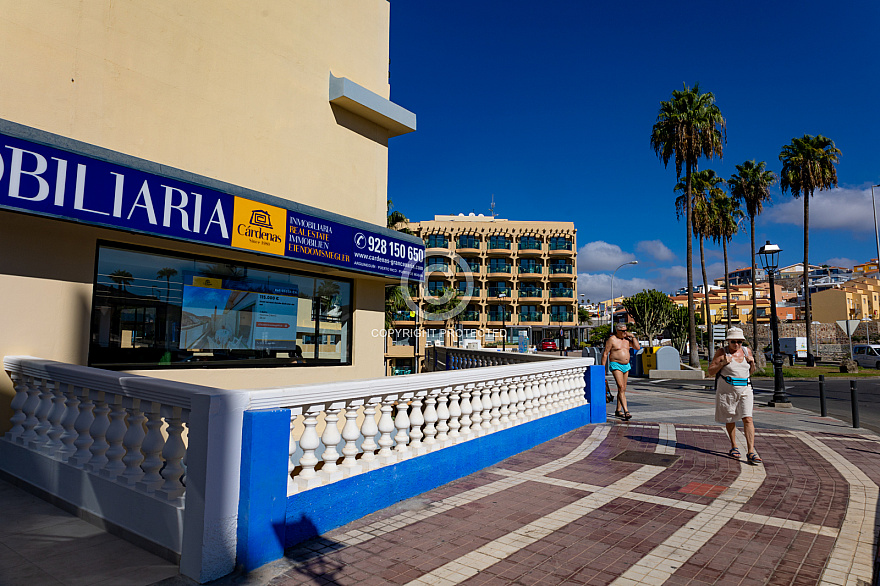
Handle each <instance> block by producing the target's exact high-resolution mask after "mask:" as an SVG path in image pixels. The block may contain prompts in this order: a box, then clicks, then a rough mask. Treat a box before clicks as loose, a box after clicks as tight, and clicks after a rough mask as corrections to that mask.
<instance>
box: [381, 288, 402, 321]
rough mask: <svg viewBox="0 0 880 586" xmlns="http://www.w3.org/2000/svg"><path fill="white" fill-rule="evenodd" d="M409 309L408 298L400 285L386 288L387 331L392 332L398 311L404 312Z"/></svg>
mask: <svg viewBox="0 0 880 586" xmlns="http://www.w3.org/2000/svg"><path fill="white" fill-rule="evenodd" d="M406 308H407V305H406V297H405V296H404V294H403V289H402V288H401V287H400V285H394V286H390V285H386V286H385V329H386V330H390V329H391V328H393V327H394V320H395V319H396V317H395V316H396V314H397V312H398V311H404V310H405V309H406Z"/></svg>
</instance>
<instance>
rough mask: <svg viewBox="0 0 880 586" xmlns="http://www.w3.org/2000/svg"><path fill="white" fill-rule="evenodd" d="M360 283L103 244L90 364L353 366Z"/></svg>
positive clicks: (122, 366) (116, 366) (110, 366)
mask: <svg viewBox="0 0 880 586" xmlns="http://www.w3.org/2000/svg"><path fill="white" fill-rule="evenodd" d="M350 333H351V283H350V282H348V281H342V280H338V279H328V278H323V277H319V276H316V275H310V274H306V273H295V272H291V271H284V270H282V269H279V268H275V267H260V266H256V265H248V264H239V263H229V262H227V261H225V260H223V259H219V258H215V259H211V258H194V257H186V256H182V255H172V254H168V253H164V252H159V251H146V250H134V249H128V248H122V247H115V246H111V245H106V246H105V245H101V246H99V248H98V262H97V272H96V275H95V279H94V294H93V302H92V319H91V327H90V332H89V365H91V366H97V367H100V368H108V369H128V368H151V367H152V368H194V367H198V368H202V367H235V366H245V367H252V366H287V365H298V364H349V363H350V362H351V335H350Z"/></svg>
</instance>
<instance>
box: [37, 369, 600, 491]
mask: <svg viewBox="0 0 880 586" xmlns="http://www.w3.org/2000/svg"><path fill="white" fill-rule="evenodd" d="M585 368H586V364H584V363H582V362H581V361H580V360H578V359H567V360H556V361H552V362H551V361H543V362H531V363H527V364H509V365H503V366H496V367H488V368H483V369H462V370H456V371H451V372H442V373H440V372H438V373H426V374H423V375H418V376H413V377H406V378H396V377H389V378H387V379H381V380H376V381H352V382H343V383H329V384H325V385H308V386H300V387H293V388H291V389H290V390H289V396H288V397H284V396H279V391H280V392H282V393H283V392H285V391H288V390H287V389H271V390H270V389H266V390H261V391H251V393H252V395H251V396H252V400H251V408H255V409H269V408H282V407H288V408H290V409H291V410H292V414H293V415H292V418H291V436H290V445H289V454H290V462H289V464H288V475H289V480H288V493H289V494H294V493H296V492H300V491H303V490H307V489H309V488H312V487H315V486H322V485H325V484H329V483H332V482H334V481H336V480H338V479H341V478H348V477H351V476H354V475H357V474H360V473H362V472H367V471H370V470H375V469H377V468H380V467H382V466H388V465H393V464H397V463H399V462H402V461H405V460H407V459H410V458H414V457H418V456H420V455H422V454H426V453H430V452H432V451H436V450H440V449H444V448H446V447H448V446H451V445H453V444H456V443H460V442H466V441H470V440H473V439H475V438H478V437H481V436H484V435H487V434H492V433H496V432H498V431H501V430H505V429H509V428H512V427H515V426H517V425H521V424H523V423H527V422H529V421H533V420H535V419H540V418H542V417H546V416H548V415H552V414H554V413H559V412H561V411H565V410H567V409H571V408H574V407H579V406H581V405H584V404H585V403H586V401H585V400H584V399H583V389H584V385H583V375H584V370H585ZM422 381H423V382H422ZM312 389H314V391H312ZM319 397H320V400H319V401H315V399H318V398H319ZM343 411H344V415H343V414H342V412H343ZM321 414H323V415H321ZM300 416H301V417H302V420H301V421H302V423H301V425H299V426H295V425H294V421H299V420H298V419H297V418H298V417H300ZM319 416H320V417H319ZM343 417H344V425H342V424H343V422H340V421H339V420H340V419H342V418H343ZM19 418H20V417H19ZM322 418H323V421H322ZM340 426H341V428H342V431H341V433H340V431H339V428H340ZM295 429H298V430H299V431H298V432H295ZM340 445H341V446H342V448H341V455H340V453H339V450H338V446H340ZM322 449H323V451H321V450H322ZM145 469H146V468H145Z"/></svg>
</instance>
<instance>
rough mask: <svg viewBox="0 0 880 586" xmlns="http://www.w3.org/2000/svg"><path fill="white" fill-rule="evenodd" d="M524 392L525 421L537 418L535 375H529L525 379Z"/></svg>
mask: <svg viewBox="0 0 880 586" xmlns="http://www.w3.org/2000/svg"><path fill="white" fill-rule="evenodd" d="M523 393H524V394H525V396H526V402H525V421H531V420H533V419H534V418H535V413H536V412H535V375H529V376H527V377H526V378H525V380H524V381H523Z"/></svg>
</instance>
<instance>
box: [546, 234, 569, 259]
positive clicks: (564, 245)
mask: <svg viewBox="0 0 880 586" xmlns="http://www.w3.org/2000/svg"><path fill="white" fill-rule="evenodd" d="M547 249H548V250H549V252H550V254H551V255H566V256H571V255H572V254H573V252H574V246H573V245H572V242H571V240H569V239H567V238H557V237H554V238H550V243H549V245H548V246H547Z"/></svg>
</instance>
